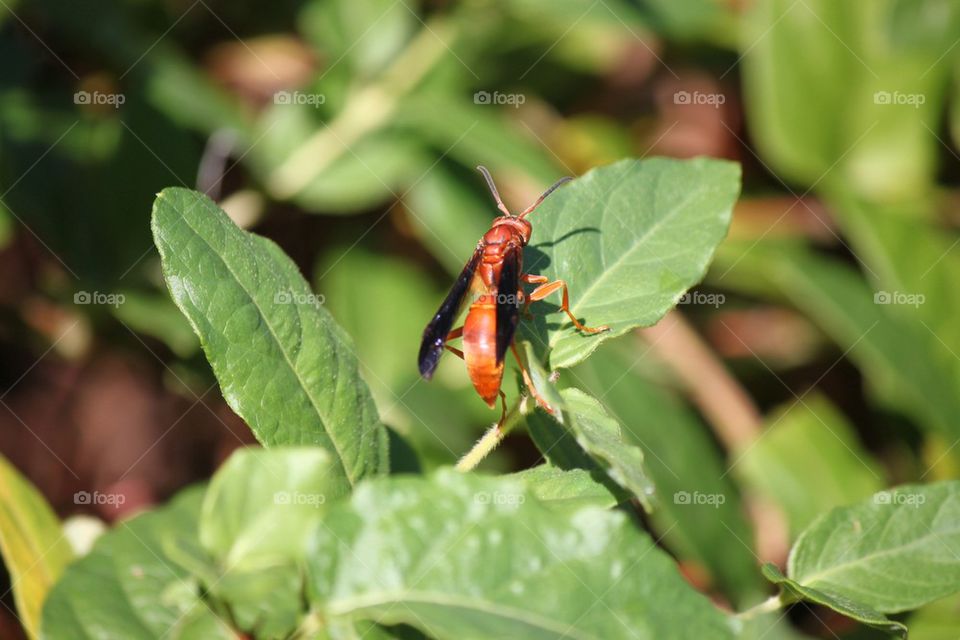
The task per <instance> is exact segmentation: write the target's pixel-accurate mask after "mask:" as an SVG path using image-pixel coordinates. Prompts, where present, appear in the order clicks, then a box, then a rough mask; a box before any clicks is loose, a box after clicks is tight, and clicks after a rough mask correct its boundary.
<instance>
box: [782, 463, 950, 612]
mask: <svg viewBox="0 0 960 640" xmlns="http://www.w3.org/2000/svg"><path fill="white" fill-rule="evenodd" d="M787 567H788V570H787V575H789V577H790V579H791V580H793V581H795V582H796V583H798V584H800V585H802V586H803V587H805V588H810V589H816V590H818V591H822V592H825V593H829V594H831V595H837V596H841V597H846V598H849V599H850V600H853V601H856V602H861V603H863V604H865V605H866V606H868V607H872V608H873V609H876V610H877V611H880V612H882V613H896V612H899V611H906V610H908V609H915V608H917V607H919V606H921V605H923V604H926V603H928V602H932V601H933V600H937V599H939V598H942V597H944V596H947V595H950V594H951V593H955V592H957V591H958V590H960V481H947V482H938V483H934V484H929V485H903V486H900V487H897V488H896V489H892V490H890V491H882V492H879V493H877V494H875V495H874V496H873V498H871V499H870V500H867V501H864V502H860V503H858V504H856V505H853V506H850V507H841V508H838V509H834V510H833V511H831V512H830V513H828V514H826V515H825V516H823V517H821V518H819V519H818V520H817V521H816V522H814V523H813V524H812V525H811V526H810V527H809V528H808V529H807V530H806V531H804V532H803V534H801V536H800V537H799V538H798V539H797V542H796V543H795V544H794V546H793V548H792V549H791V550H790V559H789V562H788V565H787Z"/></svg>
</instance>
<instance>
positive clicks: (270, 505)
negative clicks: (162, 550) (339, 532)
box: [199, 447, 350, 570]
mask: <svg viewBox="0 0 960 640" xmlns="http://www.w3.org/2000/svg"><path fill="white" fill-rule="evenodd" d="M332 468H333V459H332V457H331V456H330V454H328V453H327V452H326V451H324V450H323V449H317V448H314V447H296V448H294V447H281V448H277V449H269V450H268V449H259V448H249V449H240V450H238V451H236V452H235V453H234V454H233V455H232V456H231V457H230V459H229V460H227V462H226V463H225V464H224V465H223V466H222V467H221V468H220V470H219V471H217V473H216V475H214V477H213V480H211V482H210V487H209V488H208V489H207V494H206V496H205V497H204V500H203V510H202V511H201V514H200V528H199V536H200V544H201V545H202V546H203V548H204V549H205V550H206V551H207V552H208V553H210V554H211V555H212V556H213V557H214V558H215V559H216V560H217V561H218V562H219V563H220V564H221V565H222V566H223V568H225V569H228V570H234V569H236V570H248V569H253V568H256V567H262V566H268V565H271V564H276V563H278V562H279V563H282V562H285V561H289V560H297V559H299V558H301V557H302V556H303V544H304V542H305V538H306V536H307V534H308V533H309V532H310V530H311V529H312V528H313V527H314V526H315V525H316V523H317V521H318V520H319V519H320V515H321V513H322V512H323V509H324V508H325V505H326V504H327V503H328V502H331V501H333V500H336V499H337V498H340V497H341V496H344V495H346V494H348V493H349V492H350V485H349V484H348V483H347V482H346V481H345V479H344V478H343V477H342V476H338V475H337V474H335V473H331V469H332Z"/></svg>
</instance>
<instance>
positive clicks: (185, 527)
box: [43, 490, 230, 640]
mask: <svg viewBox="0 0 960 640" xmlns="http://www.w3.org/2000/svg"><path fill="white" fill-rule="evenodd" d="M201 496H202V492H201V491H200V490H188V491H185V492H183V493H181V494H180V495H179V496H178V497H177V498H176V499H175V500H174V501H173V502H172V503H171V504H169V505H168V506H166V507H163V508H162V509H158V510H156V511H153V512H151V513H148V514H145V515H142V516H139V517H137V518H134V519H133V520H130V521H129V522H125V523H122V524H121V525H119V527H117V528H116V529H114V530H113V531H111V532H109V533H106V534H104V535H103V536H101V537H100V539H99V540H97V543H96V545H95V546H94V548H93V550H92V551H91V552H90V553H89V554H88V555H86V556H84V557H83V558H80V559H79V560H78V561H76V562H75V563H73V564H72V565H70V566H69V567H68V568H67V570H66V572H65V573H64V575H63V579H61V580H60V581H59V582H58V583H57V585H56V586H55V587H54V588H53V591H51V592H50V596H49V598H48V599H47V602H46V604H45V605H44V609H43V633H44V636H45V637H48V638H53V639H55V640H70V639H73V638H76V639H78V640H100V639H101V638H103V637H105V636H106V635H112V636H114V637H118V638H129V639H130V640H139V639H141V638H142V639H144V640H155V639H156V638H159V637H162V636H165V637H167V638H171V639H177V640H202V639H204V638H210V637H211V636H210V635H209V632H210V630H211V629H217V630H221V631H222V629H223V626H224V623H223V622H222V621H221V620H220V619H219V616H218V615H217V614H215V613H214V612H213V611H211V609H210V608H209V607H208V605H207V604H206V603H205V602H204V601H203V600H202V598H201V596H200V592H199V586H198V585H197V584H196V583H195V582H194V581H193V580H192V579H191V578H190V576H189V575H188V573H187V572H186V571H185V570H184V569H182V568H181V567H180V566H179V565H178V564H177V563H176V562H174V561H173V560H172V559H170V557H169V556H168V555H167V553H166V548H167V547H168V546H169V545H175V544H178V541H180V540H182V539H185V540H187V541H189V540H191V539H193V538H194V537H195V536H196V528H197V515H198V513H199V510H200V499H201ZM214 637H216V636H214ZM220 637H230V636H229V635H223V634H221V636H220Z"/></svg>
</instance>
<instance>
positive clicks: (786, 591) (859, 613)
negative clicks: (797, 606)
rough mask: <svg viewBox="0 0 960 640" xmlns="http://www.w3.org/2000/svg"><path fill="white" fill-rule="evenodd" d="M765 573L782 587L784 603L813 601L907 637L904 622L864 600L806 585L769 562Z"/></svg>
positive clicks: (765, 567) (870, 624)
mask: <svg viewBox="0 0 960 640" xmlns="http://www.w3.org/2000/svg"><path fill="white" fill-rule="evenodd" d="M763 575H764V576H765V577H766V578H767V579H768V580H770V582H772V583H774V584H776V585H778V586H779V587H780V588H781V589H782V591H781V594H780V600H781V601H782V602H783V603H784V604H790V603H791V602H795V601H797V600H805V601H807V602H813V603H815V604H819V605H823V606H825V607H829V608H831V609H833V610H834V611H836V612H838V613H842V614H843V615H845V616H847V617H848V618H853V619H854V620H857V621H859V622H862V623H864V624H866V625H869V626H871V627H876V628H877V629H882V630H884V631H886V632H888V633H892V634H895V635H898V636H900V637H901V638H906V637H907V628H906V627H905V626H904V625H903V624H901V623H899V622H895V621H893V620H890V619H889V618H887V617H886V616H885V615H883V614H882V613H880V612H879V611H876V610H875V609H873V608H871V607H868V606H866V605H864V604H863V603H862V602H858V601H856V600H850V599H848V598H846V597H845V596H842V595H838V594H834V593H825V592H823V591H820V590H819V589H814V588H811V587H806V586H804V585H802V584H799V583H798V582H795V581H794V580H791V579H790V578H787V577H786V576H785V575H783V573H781V572H780V570H779V569H777V567H776V566H775V565H772V564H769V563H768V564H766V565H764V566H763Z"/></svg>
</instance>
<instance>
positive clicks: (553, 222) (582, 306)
mask: <svg viewBox="0 0 960 640" xmlns="http://www.w3.org/2000/svg"><path fill="white" fill-rule="evenodd" d="M739 189H740V168H739V166H738V165H736V164H734V163H732V162H726V161H722V160H713V159H708V158H697V159H694V160H671V159H666V158H653V159H648V160H634V159H630V160H621V161H620V162H616V163H614V164H612V165H609V166H606V167H601V168H598V169H593V170H591V171H589V172H587V173H586V174H585V175H583V176H581V177H580V178H578V179H577V180H574V181H573V182H572V183H570V184H569V185H567V186H565V187H563V188H561V189H558V190H557V191H556V192H554V193H553V194H552V195H551V196H550V197H549V198H547V199H546V200H545V201H544V203H543V205H541V207H540V208H539V209H538V210H537V211H536V213H535V214H533V216H532V217H531V219H530V220H531V222H532V223H533V225H534V230H533V237H532V239H531V244H530V246H528V247H527V251H526V253H525V255H524V268H525V269H526V270H528V271H530V272H531V273H536V274H541V275H544V276H546V277H548V278H549V279H551V280H554V279H563V280H565V281H566V282H567V284H568V285H569V288H570V307H571V309H572V311H573V313H574V315H576V316H577V317H578V318H580V319H581V321H583V322H584V323H585V324H587V325H588V326H598V325H604V324H605V325H608V326H609V327H610V330H609V331H606V332H604V333H601V334H596V335H584V334H582V333H580V332H579V331H577V330H576V327H574V326H573V324H572V323H571V322H570V320H569V318H567V316H566V315H565V314H563V313H562V312H560V311H559V310H556V311H552V312H550V313H547V314H546V315H544V311H543V310H544V309H545V308H549V307H554V308H556V303H553V302H551V301H545V302H539V303H534V305H533V306H532V307H531V310H532V311H533V314H534V321H533V322H532V323H523V327H524V330H525V331H526V332H527V333H528V335H532V336H533V340H534V344H535V346H537V347H541V346H544V345H547V346H549V347H550V348H551V352H550V365H551V367H552V368H554V369H556V368H560V367H570V366H573V365H575V364H577V363H578V362H580V361H582V360H583V359H584V358H586V357H587V356H588V355H590V353H592V352H593V350H594V349H596V348H597V346H599V345H600V343H601V342H603V341H605V340H608V339H609V338H612V337H615V336H619V335H622V334H624V333H626V332H628V331H630V330H631V329H634V328H636V327H642V326H650V325H653V324H655V323H656V322H657V321H658V320H659V319H660V318H662V317H663V316H664V314H666V312H667V311H668V310H670V308H671V307H673V306H674V305H675V304H676V302H677V301H678V300H679V299H680V297H681V296H682V295H683V293H684V292H685V291H686V290H687V289H689V288H690V287H691V286H693V285H694V284H696V283H697V282H699V281H700V280H701V279H702V278H703V276H704V274H705V273H706V270H707V265H708V264H709V262H710V260H711V258H712V256H713V252H714V250H715V249H716V247H717V245H718V244H719V243H720V241H721V240H722V239H723V237H724V236H725V235H726V232H727V227H728V225H729V223H730V214H731V210H732V208H733V204H734V202H735V201H736V199H737V194H738V193H739ZM556 297H557V302H559V297H560V296H559V294H557V296H556Z"/></svg>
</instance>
